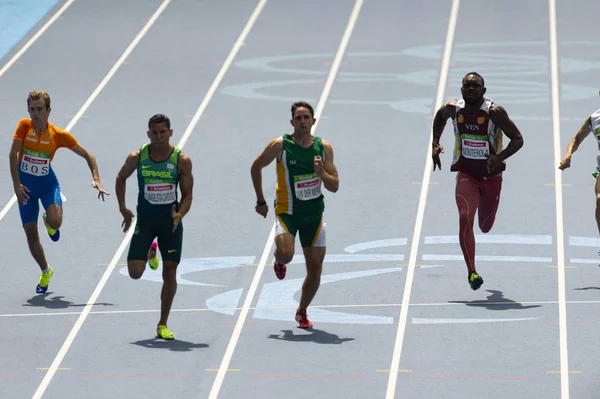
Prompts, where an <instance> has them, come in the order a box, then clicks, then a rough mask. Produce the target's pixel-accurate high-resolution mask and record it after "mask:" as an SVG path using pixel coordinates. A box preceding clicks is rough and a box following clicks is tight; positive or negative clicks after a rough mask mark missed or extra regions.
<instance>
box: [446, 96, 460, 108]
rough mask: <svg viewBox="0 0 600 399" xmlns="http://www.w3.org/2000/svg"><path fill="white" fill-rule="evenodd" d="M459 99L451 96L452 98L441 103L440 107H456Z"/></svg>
mask: <svg viewBox="0 0 600 399" xmlns="http://www.w3.org/2000/svg"><path fill="white" fill-rule="evenodd" d="M459 101H460V100H458V99H456V98H452V99H450V100H448V101H446V102H445V103H444V105H442V108H446V107H456V106H457V105H458V102H459Z"/></svg>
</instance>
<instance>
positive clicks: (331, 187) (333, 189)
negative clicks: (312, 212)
mask: <svg viewBox="0 0 600 399" xmlns="http://www.w3.org/2000/svg"><path fill="white" fill-rule="evenodd" d="M326 188H327V190H329V191H331V192H332V193H337V191H338V190H339V189H340V183H339V182H337V181H336V182H335V183H332V184H330V185H329V187H326Z"/></svg>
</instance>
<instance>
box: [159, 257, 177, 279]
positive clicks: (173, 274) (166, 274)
mask: <svg viewBox="0 0 600 399" xmlns="http://www.w3.org/2000/svg"><path fill="white" fill-rule="evenodd" d="M177 265H178V263H177V262H172V261H164V262H163V268H162V278H163V281H164V282H167V283H175V282H177Z"/></svg>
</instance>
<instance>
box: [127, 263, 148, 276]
mask: <svg viewBox="0 0 600 399" xmlns="http://www.w3.org/2000/svg"><path fill="white" fill-rule="evenodd" d="M145 268H146V262H145V261H143V260H130V261H128V262H127V270H128V271H129V277H131V278H132V279H134V280H137V279H139V278H141V277H142V274H144V269H145Z"/></svg>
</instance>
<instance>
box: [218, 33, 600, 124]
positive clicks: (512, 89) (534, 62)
mask: <svg viewBox="0 0 600 399" xmlns="http://www.w3.org/2000/svg"><path fill="white" fill-rule="evenodd" d="M547 46H548V43H547V42H546V41H530V42H518V41H515V42H484V43H457V44H456V45H455V57H456V59H460V62H461V63H462V62H464V63H470V64H472V67H475V69H478V68H482V69H483V68H485V70H486V76H489V77H490V78H493V79H494V80H495V81H496V82H498V86H497V87H496V89H495V91H496V93H497V94H496V96H498V97H503V98H505V99H504V100H503V102H505V103H509V104H531V103H545V102H547V101H548V100H547V99H548V98H549V95H550V85H549V84H548V82H547V81H546V74H547V69H548V62H549V56H548V54H547V51H546V48H547ZM562 46H568V47H571V48H573V47H577V46H579V47H584V50H585V53H586V54H587V53H589V54H593V53H594V51H596V49H597V48H599V47H600V46H599V45H598V43H595V42H561V47H562ZM441 53H442V46H440V45H424V46H415V47H409V48H406V49H403V50H402V51H399V52H356V53H347V54H346V55H345V59H346V60H347V61H348V63H350V64H351V63H352V61H353V59H357V58H367V59H368V58H370V59H373V60H374V61H373V64H374V67H373V68H374V69H375V68H377V67H376V62H377V58H381V57H397V58H399V59H400V62H399V63H398V65H399V68H402V65H412V64H407V63H403V62H402V59H403V58H404V59H405V58H408V57H413V58H421V59H423V58H425V59H432V60H436V61H437V60H439V59H440V58H441ZM332 57H333V54H329V53H308V54H293V55H288V54H284V55H271V56H266V57H257V58H251V59H246V60H241V61H238V62H237V63H236V66H237V67H240V68H246V69H251V70H255V71H259V72H264V73H266V74H268V76H269V77H272V76H273V75H274V74H282V75H284V74H287V75H296V76H310V77H324V76H325V75H326V74H327V73H328V68H327V67H326V65H325V63H324V62H323V64H322V67H321V70H318V68H314V67H311V68H313V69H302V68H299V67H298V65H299V64H301V62H302V61H304V60H306V61H308V62H310V65H319V64H318V63H316V62H315V60H317V59H323V60H330V59H331V58H332ZM308 62H307V64H308ZM560 63H561V71H562V72H563V73H567V74H570V73H571V74H575V73H581V72H585V71H594V70H596V71H597V70H600V62H597V61H595V60H588V59H575V58H571V57H566V58H561V59H560ZM361 68H362V69H363V70H364V67H361ZM348 69H350V66H349V67H348V68H346V70H344V71H341V72H340V74H339V78H338V80H337V83H338V84H353V85H357V84H371V83H378V82H379V83H382V82H389V84H402V83H406V84H410V85H421V86H427V87H432V86H435V85H437V80H438V73H439V71H438V70H437V69H418V70H413V71H402V70H399V71H398V72H391V73H390V72H371V71H365V72H352V71H349V70H348ZM462 77H463V75H462V72H460V71H459V70H458V69H457V70H456V71H452V72H451V73H450V76H449V82H450V83H449V84H450V85H458V86H460V82H461V80H462ZM531 77H539V78H543V79H544V80H543V81H535V80H533V79H531ZM322 83H323V82H322V79H314V78H313V79H302V80H298V79H294V80H285V81H281V80H271V81H263V82H247V83H242V84H238V85H231V86H227V87H224V88H222V89H221V91H222V92H223V93H225V94H227V95H232V96H236V97H241V98H247V99H257V100H270V101H284V102H288V103H289V102H291V101H294V100H295V99H294V98H291V97H288V96H287V95H281V94H279V93H275V92H274V91H276V89H277V88H278V87H283V86H297V85H309V84H322ZM288 91H289V90H288ZM361 92H362V93H364V91H361ZM383 92H385V91H383ZM378 93H382V91H379V92H378ZM596 96H597V90H596V88H593V87H589V86H585V85H573V84H565V83H562V84H561V98H562V99H563V101H574V100H583V99H588V98H595V97H596ZM308 100H309V101H311V100H312V101H316V100H317V99H316V98H313V99H310V98H308ZM330 102H331V103H334V104H344V105H371V106H373V105H374V106H381V105H383V106H389V107H391V108H392V109H395V110H399V111H404V112H409V113H416V114H425V115H430V114H431V112H432V109H431V107H432V106H433V102H432V99H431V98H410V99H406V100H399V99H383V98H381V99H379V98H375V99H358V98H355V99H339V98H332V99H330ZM512 117H513V119H527V120H535V118H540V117H541V116H536V115H525V116H520V115H513V116H512Z"/></svg>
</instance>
